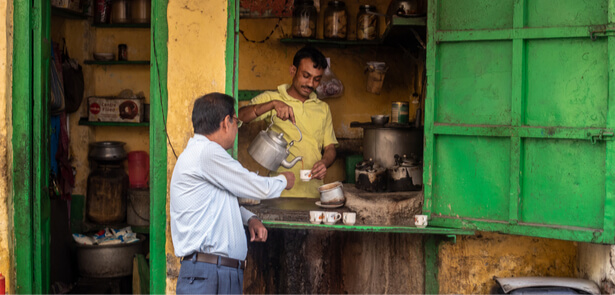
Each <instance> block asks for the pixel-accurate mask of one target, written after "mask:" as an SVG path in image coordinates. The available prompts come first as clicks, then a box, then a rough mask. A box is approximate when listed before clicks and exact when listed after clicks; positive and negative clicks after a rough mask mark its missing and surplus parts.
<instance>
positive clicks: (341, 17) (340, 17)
mask: <svg viewBox="0 0 615 295" xmlns="http://www.w3.org/2000/svg"><path fill="white" fill-rule="evenodd" d="M347 25H348V13H347V12H346V4H345V3H344V2H343V1H329V4H328V5H327V9H326V10H325V19H324V26H325V29H324V34H323V35H324V37H325V39H346V33H347V29H348V26H347Z"/></svg>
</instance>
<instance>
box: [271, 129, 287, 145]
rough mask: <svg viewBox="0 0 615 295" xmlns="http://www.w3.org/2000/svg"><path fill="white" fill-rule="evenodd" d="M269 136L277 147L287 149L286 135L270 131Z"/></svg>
mask: <svg viewBox="0 0 615 295" xmlns="http://www.w3.org/2000/svg"><path fill="white" fill-rule="evenodd" d="M267 135H268V136H269V138H270V139H271V141H273V142H274V143H275V144H277V145H280V146H283V147H286V144H288V142H287V141H286V139H284V133H282V132H280V133H277V132H274V131H272V130H269V131H267Z"/></svg>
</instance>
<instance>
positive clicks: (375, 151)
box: [363, 126, 423, 168]
mask: <svg viewBox="0 0 615 295" xmlns="http://www.w3.org/2000/svg"><path fill="white" fill-rule="evenodd" d="M396 154H397V155H412V154H414V155H416V156H417V157H418V159H419V160H422V159H423V129H417V128H414V127H400V128H395V127H375V126H365V127H363V159H373V161H374V162H375V163H377V164H379V165H381V166H383V167H385V168H391V167H394V166H395V155H396Z"/></svg>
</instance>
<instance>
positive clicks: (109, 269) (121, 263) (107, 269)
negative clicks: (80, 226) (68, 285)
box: [77, 235, 145, 278]
mask: <svg viewBox="0 0 615 295" xmlns="http://www.w3.org/2000/svg"><path fill="white" fill-rule="evenodd" d="M137 237H138V238H139V241H138V242H134V243H130V244H114V245H77V266H78V269H79V275H81V276H84V277H90V278H118V277H124V276H130V275H132V261H133V258H134V256H135V254H140V253H142V249H143V242H144V241H145V236H144V235H137Z"/></svg>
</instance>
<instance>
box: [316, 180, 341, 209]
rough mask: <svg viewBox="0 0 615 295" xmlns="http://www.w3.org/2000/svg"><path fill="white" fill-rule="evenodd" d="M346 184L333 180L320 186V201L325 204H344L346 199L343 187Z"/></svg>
mask: <svg viewBox="0 0 615 295" xmlns="http://www.w3.org/2000/svg"><path fill="white" fill-rule="evenodd" d="M343 186H344V185H343V184H342V183H341V182H339V181H336V182H332V183H328V184H325V185H321V186H320V187H318V191H319V192H320V203H321V204H323V205H337V204H343V203H344V201H346V198H345V197H344V191H343V190H342V187H343Z"/></svg>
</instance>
